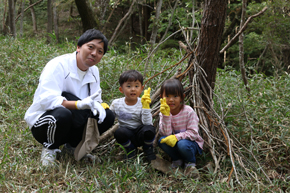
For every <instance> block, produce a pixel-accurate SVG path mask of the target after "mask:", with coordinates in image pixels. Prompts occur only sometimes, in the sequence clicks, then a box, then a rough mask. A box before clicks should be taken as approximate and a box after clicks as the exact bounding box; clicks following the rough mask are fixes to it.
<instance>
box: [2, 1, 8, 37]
mask: <svg viewBox="0 0 290 193" xmlns="http://www.w3.org/2000/svg"><path fill="white" fill-rule="evenodd" d="M6 12H7V0H4V13H3V19H2V33H3V34H4V31H5V28H6V27H5V14H6Z"/></svg>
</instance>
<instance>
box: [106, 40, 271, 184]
mask: <svg viewBox="0 0 290 193" xmlns="http://www.w3.org/2000/svg"><path fill="white" fill-rule="evenodd" d="M180 46H181V47H183V48H184V49H186V51H187V54H186V56H185V57H183V59H182V60H181V61H180V62H178V63H176V64H174V65H173V66H171V67H170V68H167V69H165V70H164V71H162V72H160V73H158V74H156V75H154V76H152V77H151V78H150V79H148V80H147V81H146V82H145V84H146V83H148V82H149V81H150V80H151V79H153V78H156V77H157V76H159V75H161V74H162V73H163V72H165V71H167V70H169V69H171V68H172V67H177V66H178V65H179V64H180V63H182V61H184V60H185V59H188V63H187V68H186V69H185V70H184V71H182V68H178V70H177V72H176V73H175V74H174V75H173V76H172V77H171V78H177V79H179V80H180V81H181V82H182V83H183V86H184V88H185V96H186V97H185V100H186V102H189V103H190V104H191V106H192V108H193V109H194V110H195V112H196V113H197V115H198V117H199V120H200V121H199V127H200V132H201V136H202V137H203V138H204V140H205V147H204V151H209V152H210V153H211V156H212V159H213V162H214V167H215V169H214V173H216V172H218V171H219V170H220V169H221V167H220V163H221V161H223V160H224V159H225V158H226V157H227V156H229V158H230V160H231V171H230V172H229V174H228V178H227V182H228V183H229V182H230V180H231V179H234V181H235V182H237V183H238V184H239V185H241V186H243V184H242V183H241V181H248V180H249V179H250V180H251V179H254V180H255V181H257V182H258V183H262V182H261V181H260V180H261V179H258V176H259V175H258V174H257V173H258V172H259V173H260V172H262V173H263V174H264V175H265V177H266V179H267V181H268V182H269V183H271V180H270V179H269V177H268V175H267V174H266V173H265V171H264V170H263V168H262V167H261V165H260V163H259V161H258V159H257V158H256V157H255V155H254V154H253V152H252V151H251V150H249V149H248V148H246V147H245V146H244V145H243V144H242V143H241V142H239V140H238V139H237V138H235V136H234V135H233V134H232V133H231V131H230V130H229V129H228V128H227V126H226V124H225V122H224V118H225V115H224V114H223V113H222V114H220V115H219V114H218V113H217V111H216V110H215V109H214V106H213V98H212V96H214V97H216V98H217V100H216V101H219V99H218V96H217V95H215V93H214V91H213V90H212V89H211V87H210V86H209V84H204V82H206V81H205V80H206V76H207V75H206V74H205V71H204V70H203V69H202V68H201V66H200V65H199V64H198V62H197V59H196V58H195V56H196V54H195V52H194V51H193V50H190V48H188V47H186V46H184V44H182V43H181V42H180ZM192 72H193V74H191V75H190V73H192ZM160 77H161V76H160ZM189 77H192V79H190V78H189ZM163 81H164V80H163ZM163 81H161V83H162V82H163ZM161 83H160V84H161ZM207 89H210V93H212V94H211V95H210V96H208V95H206V94H205V93H207V92H206V90H207ZM152 90H154V89H152ZM202 94H203V95H206V98H207V100H208V101H210V105H209V106H205V103H204V101H203V99H202ZM151 101H152V102H151V109H152V116H153V118H154V120H155V121H154V126H155V127H156V129H157V137H156V139H155V143H154V144H155V146H156V144H157V139H158V122H159V116H158V115H159V109H160V88H157V89H156V90H155V92H151ZM215 106H217V105H215ZM219 106H220V108H221V109H220V112H224V110H223V107H222V105H221V103H220V104H219ZM117 128H118V124H116V125H114V126H113V127H112V128H111V129H110V130H109V131H107V132H106V133H105V134H103V135H102V136H101V141H103V142H104V141H105V140H108V139H109V138H110V137H111V136H112V135H113V132H114V131H115V130H116V129H117ZM241 149H243V151H244V152H247V153H244V152H241ZM232 174H234V177H233V175H232Z"/></svg>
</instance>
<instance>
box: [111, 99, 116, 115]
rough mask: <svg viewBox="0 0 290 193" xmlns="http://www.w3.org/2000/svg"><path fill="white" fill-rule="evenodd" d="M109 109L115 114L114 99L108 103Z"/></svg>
mask: <svg viewBox="0 0 290 193" xmlns="http://www.w3.org/2000/svg"><path fill="white" fill-rule="evenodd" d="M110 110H111V111H112V112H113V113H114V115H116V100H113V102H112V103H111V105H110Z"/></svg>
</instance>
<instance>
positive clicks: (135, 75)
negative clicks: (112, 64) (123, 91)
mask: <svg viewBox="0 0 290 193" xmlns="http://www.w3.org/2000/svg"><path fill="white" fill-rule="evenodd" d="M137 80H139V81H140V82H141V84H142V85H143V76H142V74H141V73H140V72H138V71H137V70H127V71H125V72H123V73H122V74H121V76H120V78H119V84H120V86H122V85H123V84H124V82H127V81H137Z"/></svg>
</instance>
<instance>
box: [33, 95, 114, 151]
mask: <svg viewBox="0 0 290 193" xmlns="http://www.w3.org/2000/svg"><path fill="white" fill-rule="evenodd" d="M62 96H64V97H65V98H66V99H67V100H69V101H70V100H71V101H76V100H80V99H79V98H78V97H76V96H74V95H72V94H70V93H67V92H63V93H62ZM89 117H93V118H95V119H97V120H98V119H99V116H98V115H96V116H93V114H92V112H91V110H89V109H86V110H69V109H67V108H64V107H59V108H56V109H53V110H50V111H46V112H45V113H44V114H43V115H41V117H40V118H39V119H38V120H37V121H36V123H35V124H34V125H33V127H32V128H31V131H32V135H33V137H34V138H35V139H36V140H37V141H38V142H39V143H41V144H43V146H44V147H46V148H48V149H57V148H59V146H61V145H63V144H65V143H69V144H70V145H71V146H72V147H76V146H77V145H78V144H79V142H80V141H81V139H82V134H83V130H84V127H85V125H86V123H87V120H88V118H89ZM114 120H115V116H114V114H113V112H112V111H111V110H110V109H106V118H105V119H104V121H103V122H102V123H101V124H98V128H99V132H100V135H101V134H102V133H104V132H105V131H107V130H108V129H109V128H110V127H111V126H112V125H113V123H114Z"/></svg>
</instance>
